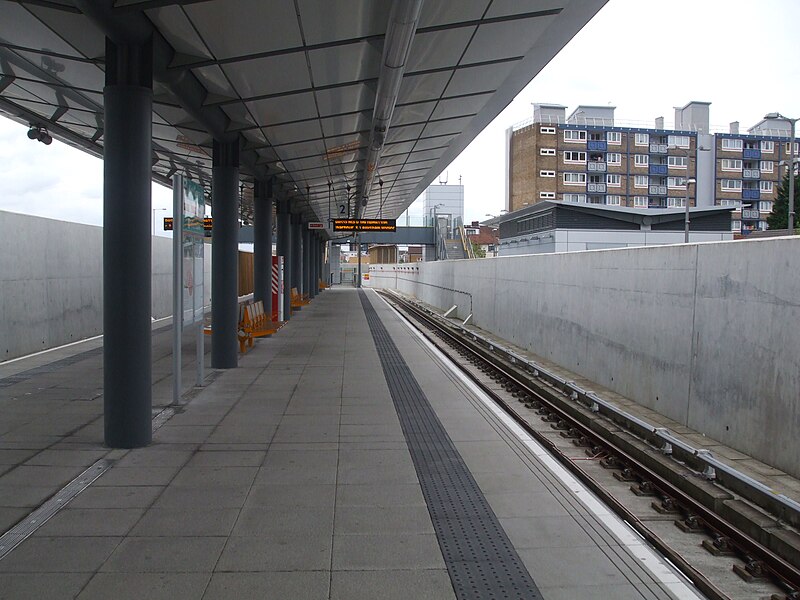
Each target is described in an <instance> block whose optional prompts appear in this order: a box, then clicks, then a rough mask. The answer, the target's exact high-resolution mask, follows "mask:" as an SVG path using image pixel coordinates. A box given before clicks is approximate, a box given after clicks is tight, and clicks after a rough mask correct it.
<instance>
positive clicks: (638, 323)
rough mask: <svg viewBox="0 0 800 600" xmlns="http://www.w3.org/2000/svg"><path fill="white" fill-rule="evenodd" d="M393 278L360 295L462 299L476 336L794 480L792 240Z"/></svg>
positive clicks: (798, 288) (479, 263)
mask: <svg viewBox="0 0 800 600" xmlns="http://www.w3.org/2000/svg"><path fill="white" fill-rule="evenodd" d="M399 267H405V268H406V269H407V270H404V271H399V272H395V271H393V269H394V267H393V266H390V265H385V266H384V265H373V266H372V270H371V272H370V285H372V286H375V287H396V288H397V289H399V290H400V291H403V292H406V293H409V294H412V295H414V296H416V297H418V298H420V299H421V300H423V301H425V302H428V303H430V304H433V305H435V306H438V307H440V308H449V307H450V306H452V305H453V304H457V305H458V306H459V313H460V314H461V315H462V316H465V315H466V312H468V308H467V305H468V302H469V299H470V297H469V296H467V294H469V295H471V298H472V302H473V309H472V311H473V319H474V323H475V324H476V325H478V326H479V327H481V328H483V329H486V330H488V331H491V332H493V333H495V334H497V335H499V336H501V337H503V338H505V339H507V340H509V341H511V342H514V343H515V344H517V345H519V346H522V347H525V348H528V349H529V350H531V351H532V352H535V353H536V354H539V355H541V356H543V357H546V358H548V359H550V360H552V361H554V362H556V363H558V364H560V365H562V366H564V367H566V368H568V369H571V370H573V371H575V372H577V373H580V374H581V375H583V376H585V377H588V378H590V379H592V380H594V381H597V382H598V383H600V384H602V385H604V386H606V387H608V388H610V389H612V390H615V391H617V392H619V393H620V394H623V395H625V396H627V397H629V398H632V399H634V400H636V401H637V402H639V403H640V404H642V405H644V406H647V407H649V408H652V409H654V410H656V411H657V412H659V413H661V414H664V415H666V416H668V417H671V418H672V419H675V420H676V421H678V422H680V423H683V424H685V425H687V426H688V427H691V428H692V429H695V430H697V431H700V432H703V433H705V434H706V435H708V436H709V437H711V438H713V439H716V440H719V441H721V442H723V443H725V444H727V445H729V446H731V447H733V448H737V449H738V450H740V451H742V452H745V453H747V454H749V455H751V456H753V457H755V458H757V459H759V460H762V461H764V462H766V463H768V464H770V465H773V466H775V467H777V468H779V469H782V470H784V471H786V472H788V473H791V474H792V475H794V476H796V477H800V462H798V460H797V457H798V456H800V436H798V435H797V432H798V431H800V275H799V274H800V238H772V239H764V240H752V241H735V242H719V243H707V244H691V245H675V246H660V247H649V248H631V249H620V250H601V251H590V252H574V253H564V254H550V255H534V256H518V257H503V258H493V259H479V260H471V261H468V260H463V261H445V262H438V263H419V264H418V265H415V267H418V270H413V269H411V270H408V265H399ZM381 269H382V270H381ZM445 288H449V289H445ZM452 290H460V291H461V292H458V291H452Z"/></svg>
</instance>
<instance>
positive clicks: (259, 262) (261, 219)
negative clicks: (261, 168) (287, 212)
mask: <svg viewBox="0 0 800 600" xmlns="http://www.w3.org/2000/svg"><path fill="white" fill-rule="evenodd" d="M254 201H255V204H254V207H253V208H254V210H253V300H255V301H256V302H258V301H259V300H261V301H263V302H264V312H265V313H266V314H268V315H269V314H272V308H271V306H272V305H271V304H270V303H271V302H272V179H271V178H270V179H269V180H267V181H259V180H256V182H255V194H254Z"/></svg>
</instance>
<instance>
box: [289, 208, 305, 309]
mask: <svg viewBox="0 0 800 600" xmlns="http://www.w3.org/2000/svg"><path fill="white" fill-rule="evenodd" d="M301 221H302V217H301V215H299V214H293V215H292V287H293V288H296V289H297V293H298V294H300V295H301V296H302V295H303V294H304V293H305V290H304V289H303V233H302V232H303V230H302V229H301V228H300V223H301Z"/></svg>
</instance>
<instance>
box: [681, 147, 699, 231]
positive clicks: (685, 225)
mask: <svg viewBox="0 0 800 600" xmlns="http://www.w3.org/2000/svg"><path fill="white" fill-rule="evenodd" d="M686 162H687V163H688V162H689V161H688V160H687V161H686ZM687 168H688V164H687ZM693 183H694V184H696V183H697V179H695V178H694V177H689V178H688V179H686V215H685V216H684V218H683V242H684V243H685V244H688V243H689V186H690V185H691V184H693ZM696 190H697V188H695V191H696Z"/></svg>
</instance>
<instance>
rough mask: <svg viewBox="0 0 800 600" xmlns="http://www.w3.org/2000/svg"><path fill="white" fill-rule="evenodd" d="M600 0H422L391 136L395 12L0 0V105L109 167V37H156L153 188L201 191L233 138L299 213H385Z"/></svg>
mask: <svg viewBox="0 0 800 600" xmlns="http://www.w3.org/2000/svg"><path fill="white" fill-rule="evenodd" d="M409 1H410V0H395V3H396V4H400V5H404V4H408V3H409ZM605 1H606V0H438V1H435V2H434V1H432V0H429V1H427V2H423V3H422V5H421V9H418V13H416V14H417V15H418V19H417V21H416V32H415V33H414V35H413V38H412V41H411V45H410V48H409V49H408V53H407V56H406V55H405V54H403V55H402V56H405V64H404V66H403V70H402V79H401V80H400V82H399V90H397V93H396V98H394V100H395V102H396V103H395V104H394V110H393V111H391V110H389V111H388V112H389V114H390V115H391V119H390V121H389V126H388V130H387V131H384V130H383V129H382V128H380V127H378V128H377V129H376V125H375V123H376V121H375V118H376V100H377V101H380V98H378V99H376V96H377V95H378V94H379V89H382V88H381V83H382V81H381V77H382V76H384V75H383V71H384V59H385V58H386V57H385V56H384V54H385V52H384V41H385V40H386V39H387V36H389V35H391V33H392V32H391V31H390V28H391V27H392V26H393V22H392V20H391V15H392V14H393V13H392V10H393V3H392V2H389V1H388V0H385V1H375V0H272V1H271V2H264V1H263V0H207V1H198V0H183V1H179V0H175V1H170V0H116V1H114V0H96V1H92V2H89V1H88V0H57V1H54V0H46V1H45V0H23V1H21V2H8V1H4V0H0V16H2V18H0V74H1V76H2V79H0V110H2V111H3V112H4V113H5V114H7V115H8V116H10V117H11V118H13V119H15V120H17V121H20V122H24V123H27V124H30V125H40V126H45V127H47V128H48V130H49V132H50V134H51V135H52V136H53V137H55V138H58V139H61V140H62V141H65V142H67V143H69V144H72V145H74V146H77V147H80V148H82V149H84V150H87V151H89V152H91V153H93V154H96V155H98V156H99V155H102V147H103V100H102V91H103V85H104V52H105V36H106V35H110V36H119V35H129V36H131V37H133V38H139V39H141V38H142V37H145V36H150V35H152V36H153V48H154V104H153V147H154V157H153V160H154V167H153V172H154V177H155V178H156V179H158V180H161V181H164V182H166V181H168V179H169V177H170V176H171V175H172V174H173V173H175V172H184V173H186V174H188V175H189V176H190V177H193V178H195V179H199V180H200V181H201V182H202V183H203V184H204V185H206V186H209V185H210V181H211V173H210V169H211V160H210V156H211V145H212V140H213V139H215V138H217V139H225V140H226V141H231V140H233V139H239V140H240V144H241V150H242V151H241V160H242V164H241V173H242V181H243V183H244V185H245V186H246V187H251V186H252V184H253V181H254V180H255V179H261V178H267V177H275V183H277V187H274V189H275V190H277V193H278V194H280V195H283V196H289V197H291V198H292V199H293V202H295V203H296V204H297V205H298V208H299V209H300V210H302V211H303V212H304V214H305V216H306V217H307V218H310V219H311V218H313V219H316V220H321V221H327V219H328V218H330V217H332V216H334V217H335V216H336V214H335V213H336V212H338V211H336V210H335V209H331V210H332V211H333V212H334V214H331V213H330V212H329V206H333V207H335V206H337V205H338V204H339V203H347V201H348V197H349V198H350V200H351V213H354V212H355V206H358V210H359V211H360V214H361V215H363V216H366V217H377V216H379V215H380V216H382V217H384V218H387V217H389V218H391V217H396V216H398V215H399V214H400V213H401V212H402V211H403V210H405V209H406V207H408V206H409V205H410V204H411V203H412V202H413V201H414V199H415V198H416V197H417V196H418V195H419V194H420V193H421V192H422V191H423V190H424V189H425V187H427V185H428V184H430V183H431V181H433V180H434V179H435V178H436V177H437V176H438V175H439V173H440V172H441V171H442V170H443V169H444V168H445V167H446V166H447V165H448V164H449V163H450V162H451V161H452V160H453V159H454V158H455V157H456V156H458V154H459V153H460V152H461V151H462V150H463V149H464V148H465V147H466V146H467V145H468V144H469V143H470V142H471V141H472V140H473V139H474V138H475V136H476V135H477V134H478V133H480V131H481V130H482V129H483V128H484V127H486V126H487V125H488V124H489V123H490V122H491V121H492V119H494V117H496V116H497V115H498V114H499V113H500V111H501V110H502V109H503V108H505V106H507V105H508V103H509V102H511V100H513V98H514V97H515V96H516V94H518V93H519V92H520V91H521V90H522V88H523V87H524V86H525V85H527V83H528V82H530V81H531V79H533V77H534V76H535V75H536V74H537V73H538V72H539V71H540V70H541V69H542V67H543V66H544V65H546V64H547V63H548V62H549V61H550V60H551V59H552V58H553V56H554V55H555V54H556V53H557V52H558V51H559V50H560V49H561V48H562V47H563V46H564V45H565V44H566V43H567V42H568V41H569V40H570V39H571V38H572V37H573V36H574V35H575V34H576V33H577V32H578V31H579V30H580V29H581V28H582V27H583V26H584V25H585V24H586V23H587V22H588V21H589V19H591V18H592V17H593V16H594V14H595V13H596V12H597V11H598V10H599V9H600V8H601V7H602V6H603V4H605ZM394 8H397V6H395V7H394ZM402 56H401V58H402ZM376 131H377V132H378V134H379V135H378V134H376ZM376 135H377V137H378V139H379V140H380V143H381V146H380V148H379V150H378V151H377V153H375V152H373V153H372V154H370V150H371V148H370V144H371V143H372V144H373V146H372V150H374V149H375V144H376V142H375V139H376ZM370 156H372V157H373V158H375V157H377V160H375V161H374V163H370V164H368V162H369V161H370V160H372V158H369V157H370ZM368 159H369V160H368ZM373 171H374V172H373ZM367 173H369V174H370V175H374V183H375V185H371V186H370V185H368V184H365V180H366V179H367V177H366V175H367ZM361 192H363V198H361V197H360V196H359V193H361ZM244 196H246V197H252V194H244ZM364 201H365V203H364Z"/></svg>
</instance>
